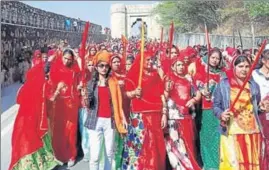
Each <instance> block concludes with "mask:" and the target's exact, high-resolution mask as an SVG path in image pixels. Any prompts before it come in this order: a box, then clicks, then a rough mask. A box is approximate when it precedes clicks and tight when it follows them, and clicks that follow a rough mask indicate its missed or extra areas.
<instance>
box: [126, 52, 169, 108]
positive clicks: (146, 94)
mask: <svg viewBox="0 0 269 170" xmlns="http://www.w3.org/2000/svg"><path fill="white" fill-rule="evenodd" d="M144 57H145V58H147V57H152V56H151V54H150V53H148V52H145V53H144ZM140 60H141V56H140V55H138V56H137V57H136V59H135V61H134V64H133V65H132V67H131V69H130V71H129V72H128V73H127V76H126V79H125V89H126V91H132V90H135V89H136V88H137V87H138V77H139V74H138V72H139V69H140ZM144 61H145V60H144ZM141 86H142V97H141V98H140V99H137V98H133V99H132V101H131V102H132V106H131V107H132V112H136V113H141V112H160V111H161V109H162V101H161V95H162V94H163V92H164V84H163V82H162V80H161V78H160V76H159V74H158V73H157V72H156V71H152V72H151V75H147V74H145V73H144V72H143V78H142V85H141Z"/></svg>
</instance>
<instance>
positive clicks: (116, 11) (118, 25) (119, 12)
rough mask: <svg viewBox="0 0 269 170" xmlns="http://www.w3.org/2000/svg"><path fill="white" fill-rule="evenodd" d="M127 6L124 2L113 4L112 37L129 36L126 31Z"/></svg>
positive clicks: (111, 11)
mask: <svg viewBox="0 0 269 170" xmlns="http://www.w3.org/2000/svg"><path fill="white" fill-rule="evenodd" d="M126 20H127V19H126V7H125V5H124V4H113V5H112V6H111V9H110V25H111V36H112V38H120V37H121V35H125V36H127V35H126V34H127V31H126Z"/></svg>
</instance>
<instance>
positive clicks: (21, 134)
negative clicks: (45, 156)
mask: <svg viewBox="0 0 269 170" xmlns="http://www.w3.org/2000/svg"><path fill="white" fill-rule="evenodd" d="M45 93H46V84H45V74H44V70H43V64H42V63H39V64H37V65H35V66H34V67H33V68H31V69H30V70H29V71H28V72H27V79H26V82H25V84H24V85H23V87H22V88H21V89H20V91H19V93H18V96H17V103H19V104H20V107H19V110H18V114H17V116H16V119H15V123H14V128H13V133H12V142H11V143H12V156H11V163H10V166H9V170H10V169H13V167H14V166H15V165H16V164H17V163H18V161H19V160H20V159H22V158H23V157H25V156H26V155H29V154H33V153H34V152H36V151H37V150H38V149H40V148H41V147H43V141H42V138H43V136H44V135H45V134H46V133H47V130H48V122H47V116H46V114H47V110H46V102H45Z"/></svg>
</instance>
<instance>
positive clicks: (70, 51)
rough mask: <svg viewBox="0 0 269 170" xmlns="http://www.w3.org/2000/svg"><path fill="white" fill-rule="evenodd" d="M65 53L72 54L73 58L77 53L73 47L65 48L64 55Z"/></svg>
mask: <svg viewBox="0 0 269 170" xmlns="http://www.w3.org/2000/svg"><path fill="white" fill-rule="evenodd" d="M65 54H70V55H71V56H72V58H73V59H74V56H75V54H74V52H73V51H72V50H71V49H68V48H67V49H65V50H64V52H63V56H64V55H65Z"/></svg>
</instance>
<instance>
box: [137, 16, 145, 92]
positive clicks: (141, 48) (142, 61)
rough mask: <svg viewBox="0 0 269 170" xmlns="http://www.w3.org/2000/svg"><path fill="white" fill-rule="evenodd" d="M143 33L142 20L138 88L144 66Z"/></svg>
mask: <svg viewBox="0 0 269 170" xmlns="http://www.w3.org/2000/svg"><path fill="white" fill-rule="evenodd" d="M144 33H145V30H144V22H143V21H142V28H141V44H140V52H141V59H140V70H139V78H138V88H141V84H142V75H143V67H144V46H145V35H144Z"/></svg>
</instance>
